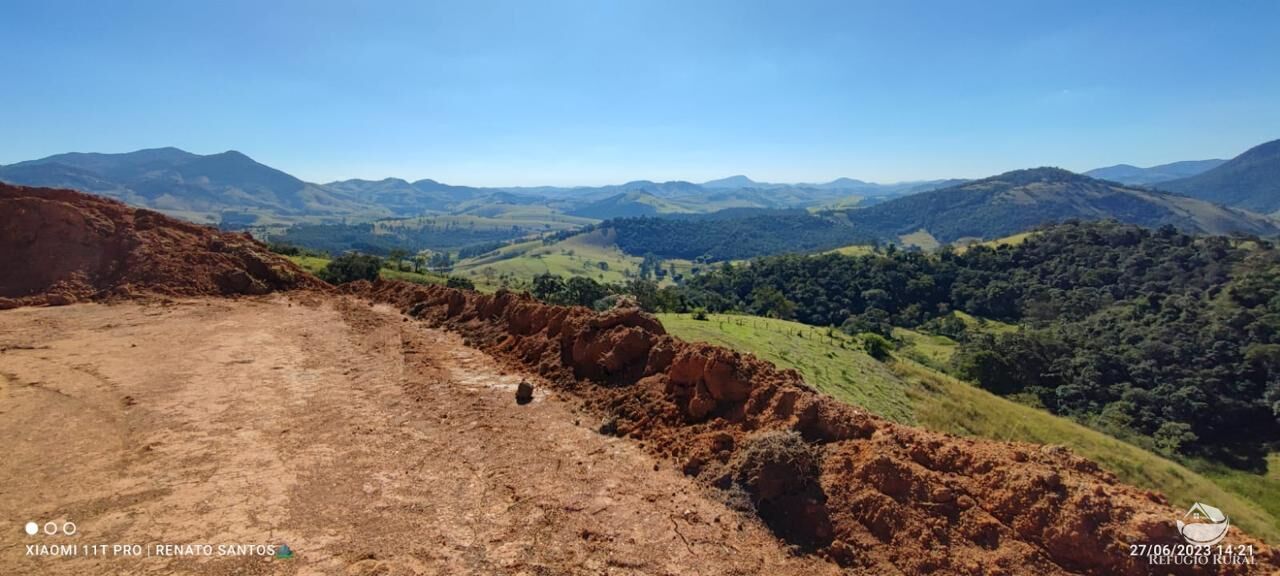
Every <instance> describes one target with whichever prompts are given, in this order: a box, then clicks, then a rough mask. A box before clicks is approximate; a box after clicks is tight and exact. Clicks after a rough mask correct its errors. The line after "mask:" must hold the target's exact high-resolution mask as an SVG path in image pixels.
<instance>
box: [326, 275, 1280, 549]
mask: <svg viewBox="0 0 1280 576" xmlns="http://www.w3.org/2000/svg"><path fill="white" fill-rule="evenodd" d="M345 290H346V291H347V292H350V293H353V294H358V295H361V296H364V297H367V298H370V299H372V300H375V301H379V302H386V303H391V304H393V305H395V306H397V307H399V308H400V309H402V310H403V311H405V312H406V313H408V314H409V315H411V316H414V317H417V318H419V319H421V320H423V321H425V322H426V323H428V324H430V325H432V326H439V327H445V328H448V329H451V330H455V331H457V332H459V333H461V334H462V335H463V336H464V337H465V338H466V339H467V341H468V343H469V344H470V345H473V346H477V347H480V348H482V349H484V350H487V351H489V352H490V353H492V354H493V355H495V356H497V357H499V358H502V359H504V360H506V361H509V362H512V363H513V364H519V365H520V366H521V367H522V368H525V369H532V370H535V371H537V372H538V373H539V374H541V375H542V376H543V377H544V378H545V379H546V380H548V381H549V382H550V383H552V385H554V386H557V387H559V388H561V389H564V390H566V391H568V392H571V393H573V394H575V395H577V396H579V397H580V398H582V399H583V400H584V402H585V403H586V404H587V406H589V407H590V408H592V409H593V410H595V411H596V412H597V413H599V414H600V415H601V416H603V417H605V418H606V419H607V423H606V425H605V426H603V427H602V432H607V433H615V434H618V435H621V436H627V437H631V438H634V439H636V440H638V441H640V442H641V443H642V444H643V445H644V446H646V447H647V449H649V450H651V451H652V452H654V453H657V454H659V455H661V456H664V457H666V458H669V459H671V460H672V461H674V462H675V463H676V465H678V466H680V467H682V468H683V470H684V472H685V473H686V474H689V475H691V476H695V477H697V478H698V479H699V480H701V481H703V482H705V483H706V484H707V485H709V486H714V487H716V488H719V489H721V490H723V492H722V493H723V494H724V495H725V496H726V497H727V498H728V499H729V500H730V501H731V502H732V501H735V500H736V501H741V502H746V503H747V504H746V505H747V507H750V508H753V509H754V510H755V511H756V512H757V513H758V514H759V515H760V516H761V518H762V519H763V520H764V521H765V523H766V524H768V525H769V526H770V528H772V529H773V530H774V532H775V533H776V534H777V535H778V536H779V537H780V538H783V539H785V540H787V541H790V542H792V543H793V544H796V545H797V546H798V547H800V548H801V549H804V550H807V551H809V552H811V553H815V554H819V555H822V556H824V557H826V558H828V559H829V560H831V561H833V562H836V563H838V564H840V565H842V566H845V567H847V568H849V569H850V570H851V571H854V572H857V573H867V574H927V573H940V574H1068V573H1084V574H1205V573H1223V574H1244V573H1251V574H1269V573H1275V572H1276V571H1277V570H1278V569H1280V558H1278V557H1277V555H1276V554H1275V553H1274V551H1271V550H1270V549H1269V547H1267V546H1266V545H1264V544H1262V543H1261V542H1259V541H1257V540H1255V539H1252V538H1250V537H1248V536H1245V535H1242V534H1240V533H1239V532H1238V531H1235V530H1233V531H1232V536H1231V537H1230V538H1228V541H1227V542H1228V543H1232V544H1252V545H1254V549H1255V550H1256V551H1257V556H1256V560H1257V564H1258V565H1255V566H1162V567H1156V566H1151V565H1150V564H1149V563H1148V560H1147V559H1146V558H1144V557H1137V556H1131V555H1130V549H1129V544H1153V545H1172V546H1176V545H1179V544H1184V542H1183V540H1182V538H1181V537H1180V535H1179V534H1178V533H1177V530H1176V528H1175V524H1174V519H1175V518H1179V517H1181V514H1182V511H1179V510H1175V509H1174V508H1173V507H1171V506H1170V504H1169V502H1168V501H1166V499H1165V498H1164V497H1163V496H1161V495H1160V494H1157V493H1154V492H1150V491H1144V490H1140V489H1137V488H1133V487H1130V486H1127V485H1124V484H1121V483H1119V482H1118V481H1117V480H1116V478H1115V477H1114V476H1113V475H1111V474H1110V473H1108V472H1106V471H1103V470H1101V469H1100V468H1099V467H1098V466H1097V465H1096V464H1094V463H1093V462H1091V461H1089V460H1086V459H1084V458H1080V457H1078V456H1075V455H1074V454H1072V453H1071V452H1070V451H1069V450H1067V449H1064V448H1060V447H1041V446H1037V445H1033V444H1024V443H1004V442H992V441H986V440H971V439H963V438H956V437H952V436H948V435H944V434H939V433H934V432H929V431H926V430H922V429H918V428H912V427H908V426H902V425H898V424H894V423H891V422H888V421H886V420H883V419H881V418H878V417H876V416H873V415H871V414H868V413H866V412H865V411H862V410H860V409H857V408H855V407H853V406H850V405H847V404H843V403H841V402H838V401H836V400H833V399H831V398H830V397H827V396H824V395H822V394H820V393H818V392H816V391H815V390H813V389H811V388H810V387H809V386H807V385H806V384H805V383H804V381H803V380H802V379H801V377H800V375H799V374H798V373H796V372H795V371H791V370H778V369H776V368H775V367H774V366H773V365H772V364H769V363H766V362H763V361H761V360H758V359H756V358H754V357H752V356H750V355H741V354H738V353H735V352H732V351H730V350H726V349H723V348H718V347H713V346H709V345H704V344H691V343H686V342H683V341H680V340H677V339H675V338H673V337H671V336H669V335H667V334H666V333H665V331H664V330H663V328H662V325H661V324H660V323H659V322H658V321H657V320H655V319H654V318H652V317H650V316H648V315H645V314H643V313H641V312H639V311H637V310H634V309H616V310H614V311H611V312H608V313H594V312H592V311H590V310H587V309H585V308H567V307H559V306H548V305H544V304H541V303H539V302H536V301H535V300H533V299H531V298H530V297H528V296H524V295H517V294H513V293H508V292H499V293H497V294H494V295H483V294H478V293H475V292H469V291H461V290H454V289H449V288H444V287H440V286H429V287H427V286H419V285H413V284H408V283H403V282H382V281H379V282H377V283H373V284H370V283H366V282H359V283H355V284H351V285H347V287H346V288H345Z"/></svg>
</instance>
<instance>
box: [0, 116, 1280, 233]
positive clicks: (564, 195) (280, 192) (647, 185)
mask: <svg viewBox="0 0 1280 576" xmlns="http://www.w3.org/2000/svg"><path fill="white" fill-rule="evenodd" d="M1091 176H1093V177H1091ZM1094 177H1096V178H1094ZM0 180H3V181H6V182H11V183H15V184H24V185H33V186H47V187H65V188H74V189H79V190H84V191H87V192H92V193H96V194H101V195H105V196H110V197H114V198H118V199H120V200H123V201H125V202H128V203H131V204H134V205H138V206H143V207H147V208H152V209H156V210H160V211H164V212H168V213H170V214H174V215H178V216H181V217H184V218H188V219H191V220H195V221H199V222H206V223H219V224H222V225H227V226H247V225H288V224H317V223H331V224H342V225H345V224H346V223H360V222H370V221H373V220H377V219H389V218H390V219H394V218H400V219H406V218H418V217H423V216H432V217H433V218H436V220H433V221H432V224H431V225H432V226H443V227H445V228H448V229H455V228H454V227H457V226H470V227H472V228H474V227H475V226H477V222H479V223H480V224H483V225H484V226H485V227H486V228H485V229H487V230H490V231H494V230H498V231H501V230H504V229H505V230H507V231H506V232H502V233H498V234H490V236H493V237H495V238H496V237H507V236H509V237H511V238H515V237H519V236H521V235H527V234H531V233H536V232H539V231H543V230H565V229H566V228H567V227H572V226H576V225H581V224H580V223H581V222H590V221H592V220H609V219H614V218H626V217H636V216H676V215H681V214H708V213H714V212H720V211H726V212H722V214H723V216H722V217H719V218H717V220H720V221H730V220H732V219H734V218H738V217H758V216H759V215H760V214H759V213H750V212H749V211H751V210H757V211H759V210H795V209H804V210H808V211H809V212H812V213H815V214H819V215H820V216H818V217H815V221H816V220H821V221H823V222H824V224H822V226H821V228H823V229H824V230H827V231H826V232H824V233H823V234H825V236H824V238H830V237H831V231H830V230H829V229H827V227H829V226H830V225H831V224H832V223H833V222H834V223H836V224H838V225H839V226H847V227H849V228H850V230H851V234H850V237H851V238H852V237H857V238H863V239H865V238H875V239H878V240H883V241H893V242H904V243H919V244H921V245H925V246H928V245H932V244H933V243H948V242H957V241H967V240H975V239H990V238H994V237H999V236H1003V235H1007V234H1011V233H1015V232H1019V231H1022V230H1026V229H1028V228H1031V227H1034V226H1036V225H1038V224H1041V223H1044V222H1050V221H1061V220H1065V219H1071V218H1078V219H1088V220H1096V219H1106V218H1111V219H1116V220H1120V221H1123V222H1129V223H1134V224H1140V225H1144V226H1160V225H1164V224H1171V225H1174V226H1177V227H1178V228H1180V229H1183V230H1188V231H1194V232H1204V233H1215V234H1226V233H1246V234H1259V235H1272V234H1276V233H1277V227H1276V226H1277V225H1276V222H1275V221H1274V220H1273V219H1271V218H1268V217H1264V216H1260V215H1258V214H1253V213H1250V212H1249V211H1252V212H1258V213H1262V214H1271V215H1273V216H1275V215H1277V214H1280V185H1278V183H1280V141H1274V142H1269V143H1266V144H1263V145H1260V146H1257V147H1255V148H1252V149H1250V150H1248V151H1247V152H1245V153H1244V154H1241V155H1240V156H1239V157H1237V158H1235V159H1232V160H1229V161H1221V160H1198V161H1186V162H1174V163H1170V164H1164V165H1160V166H1154V167H1151V168H1137V167H1133V166H1129V165H1123V164H1122V165H1116V166H1110V167H1106V168H1099V169H1095V170H1090V171H1088V172H1087V173H1085V174H1084V175H1080V174H1074V173H1071V172H1068V171H1066V170H1061V169H1056V168H1037V169H1032V170H1017V171H1012V172H1008V173H1005V174H1001V175H998V176H993V177H990V178H985V179H982V180H976V181H967V180H931V181H920V182H903V183H894V184H878V183H870V182H864V181H861V180H856V179H853V178H838V179H836V180H832V181H830V182H822V183H770V182H759V181H755V180H752V179H751V178H749V177H747V176H745V175H734V176H729V177H726V178H722V179H717V180H711V181H708V182H703V183H694V182H687V181H667V182H654V181H649V180H635V181H631V182H626V183H624V184H616V185H607V186H579V187H550V186H547V187H508V188H480V187H470V186H455V185H450V184H445V183H441V182H437V181H435V180H430V179H423V180H417V181H412V182H411V181H407V180H404V179H400V178H385V179H382V180H362V179H351V180H342V181H335V182H329V183H326V184H314V183H309V182H305V181H303V180H301V179H298V178H296V177H294V176H291V175H289V174H287V173H285V172H283V171H280V170H277V169H275V168H272V167H270V166H266V165H263V164H261V163H258V162H256V161H254V160H253V159H251V158H249V157H248V156H246V155H244V154H241V153H239V152H235V151H228V152H223V153H220V154H210V155H198V154H192V153H189V152H186V151H183V150H180V149H177V148H158V149H149V150H139V151H136V152H130V153H124V154H93V153H90V154H86V153H69V154H59V155H55V156H50V157H47V158H42V159H39V160H32V161H27V162H19V163H16V164H11V165H8V166H2V167H0ZM1168 192H1175V193H1176V194H1170V193H1168ZM1218 204H1221V205H1218ZM742 210H746V211H748V212H747V213H741V214H740V213H739V212H738V211H742ZM438 217H445V220H444V221H440V220H439V218H438ZM449 218H454V220H449ZM787 218H788V220H787V222H788V226H790V228H788V230H793V231H794V229H795V228H796V226H800V225H802V222H801V220H803V214H802V213H801V214H796V213H789V214H788V216H787ZM477 219H479V220H477ZM692 222H695V224H692V225H702V226H706V224H705V222H706V221H705V220H694V221H692ZM697 222H701V224H697ZM716 226H717V227H718V228H719V229H725V230H738V227H736V226H735V225H734V224H732V223H729V224H717V225H716ZM384 228H385V227H384ZM788 233H794V232H788ZM486 237H488V236H486ZM908 237H910V238H912V239H911V240H907V239H906V238H908ZM721 240H722V241H724V240H723V239H721ZM792 244H795V243H792ZM797 245H802V246H807V245H810V244H806V243H803V242H801V243H799V244H797Z"/></svg>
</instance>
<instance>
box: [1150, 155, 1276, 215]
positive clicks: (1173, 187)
mask: <svg viewBox="0 0 1280 576" xmlns="http://www.w3.org/2000/svg"><path fill="white" fill-rule="evenodd" d="M1157 186H1158V187H1159V188H1161V189H1163V190H1169V191H1172V192H1178V193H1182V194H1186V195H1188V196H1195V197H1196V198H1201V199H1204V200H1208V201H1210V202H1218V203H1222V204H1228V205H1231V206H1238V207H1240V208H1244V209H1246V210H1252V211H1254V212H1261V213H1264V214H1272V215H1273V216H1280V140H1272V141H1271V142H1267V143H1265V144H1260V145H1258V146H1255V147H1253V148H1250V149H1249V150H1247V151H1245V153H1244V154H1241V155H1239V156H1236V157H1235V158H1233V159H1231V160H1229V161H1227V162H1226V163H1224V164H1222V165H1220V166H1217V167H1215V168H1213V169H1212V170H1208V171H1206V172H1203V173H1200V174H1197V175H1194V176H1190V177H1187V178H1181V179H1178V180H1173V181H1170V182H1162V183H1160V184H1158V185H1157Z"/></svg>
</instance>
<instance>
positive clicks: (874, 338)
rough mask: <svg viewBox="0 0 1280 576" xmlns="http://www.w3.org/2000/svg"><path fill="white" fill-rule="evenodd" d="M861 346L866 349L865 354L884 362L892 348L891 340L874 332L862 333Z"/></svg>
mask: <svg viewBox="0 0 1280 576" xmlns="http://www.w3.org/2000/svg"><path fill="white" fill-rule="evenodd" d="M861 338H862V347H863V348H865V349H866V350H867V355H869V356H871V357H872V358H875V359H876V360H879V361H881V362H884V361H885V360H888V359H889V352H891V351H892V350H893V342H890V341H889V339H888V338H885V337H884V336H881V335H879V334H876V333H874V332H866V333H863V334H862V336H861Z"/></svg>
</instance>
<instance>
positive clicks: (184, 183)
mask: <svg viewBox="0 0 1280 576" xmlns="http://www.w3.org/2000/svg"><path fill="white" fill-rule="evenodd" d="M0 180H3V181H6V182H10V183H13V184H24V185H29V186H47V187H55V188H73V189H77V190H82V191H85V192H91V193H95V194H101V195H104V196H110V197H113V198H117V199H120V200H123V201H125V202H128V203H130V204H133V205H136V206H142V207H146V208H152V209H156V210H162V211H165V212H170V213H173V214H176V215H178V216H182V217H186V218H188V219H194V220H201V219H203V218H201V216H207V215H208V214H211V213H222V212H235V213H239V212H246V213H261V214H272V215H276V216H280V217H289V216H304V215H312V216H321V217H324V216H331V217H337V216H346V215H357V214H381V213H382V212H383V211H379V210H372V211H370V210H369V208H368V207H367V206H364V205H362V204H361V203H360V202H359V201H358V200H356V199H354V198H351V197H348V196H345V195H343V194H339V193H335V192H334V191H333V190H330V189H328V188H325V187H323V186H318V185H315V184H311V183H308V182H303V181H302V180H299V179H297V178H294V177H293V176H290V175H289V174H286V173H284V172H281V171H279V170H276V169H274V168H271V167H270V166H265V165H263V164H259V163H257V162H255V161H253V159H251V158H249V157H248V156H245V155H244V154H241V153H239V152H236V151H228V152H223V153H221V154H210V155H207V156H201V155H197V154H191V153H189V152H186V151H183V150H179V149H177V148H156V149H150V150H139V151H137V152H129V153H126V154H83V153H70V154H58V155H56V156H50V157H48V158H42V159H40V160H31V161H27V162H19V163H17V164H11V165H8V166H3V167H0Z"/></svg>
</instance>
